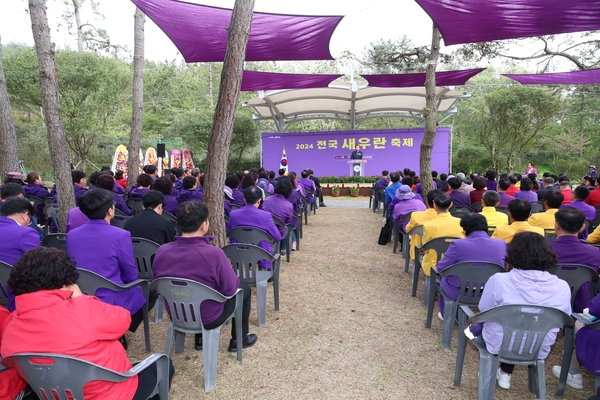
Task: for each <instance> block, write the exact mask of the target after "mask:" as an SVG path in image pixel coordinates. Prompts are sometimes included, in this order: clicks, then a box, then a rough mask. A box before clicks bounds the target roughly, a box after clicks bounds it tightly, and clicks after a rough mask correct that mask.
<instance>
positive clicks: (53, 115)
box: [29, 0, 75, 232]
mask: <svg viewBox="0 0 600 400" xmlns="http://www.w3.org/2000/svg"><path fill="white" fill-rule="evenodd" d="M29 15H30V16H31V30H32V31H33V39H34V41H35V50H36V52H37V57H38V64H39V69H40V86H41V88H42V104H43V108H44V115H45V117H46V128H47V130H48V148H49V149H50V158H51V159H52V168H53V169H54V181H55V183H56V192H57V194H58V201H59V209H60V227H59V232H64V227H65V226H66V220H67V212H68V211H69V210H70V209H72V208H75V193H74V192H73V184H72V180H71V169H70V164H69V153H68V149H69V147H68V145H67V138H66V136H65V126H64V124H63V120H62V111H61V106H60V98H59V95H58V77H57V75H56V59H55V56H54V47H53V44H52V41H51V39H50V28H49V27H48V16H47V15H46V0H29Z"/></svg>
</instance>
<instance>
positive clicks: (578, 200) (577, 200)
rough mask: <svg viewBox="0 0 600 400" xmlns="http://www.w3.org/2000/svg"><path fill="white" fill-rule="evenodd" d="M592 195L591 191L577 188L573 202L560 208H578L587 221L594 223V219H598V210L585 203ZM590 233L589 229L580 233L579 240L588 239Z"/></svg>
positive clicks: (583, 187)
mask: <svg viewBox="0 0 600 400" xmlns="http://www.w3.org/2000/svg"><path fill="white" fill-rule="evenodd" d="M589 195H590V190H589V189H588V188H587V187H585V186H583V185H581V186H577V187H576V188H575V190H573V197H572V199H573V201H572V202H571V203H567V204H563V205H561V206H560V208H564V207H573V208H576V209H578V210H580V211H581V212H583V214H584V215H585V219H587V220H588V221H591V222H593V221H594V219H596V209H595V208H594V207H592V206H590V205H589V204H586V203H585V199H587V198H588V196H589ZM589 233H590V232H589V231H588V229H587V228H585V229H584V230H582V231H581V233H579V239H584V240H585V239H587V237H588V235H589Z"/></svg>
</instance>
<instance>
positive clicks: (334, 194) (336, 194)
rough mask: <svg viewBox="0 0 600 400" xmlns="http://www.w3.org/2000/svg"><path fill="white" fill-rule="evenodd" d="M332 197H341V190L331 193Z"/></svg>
mask: <svg viewBox="0 0 600 400" xmlns="http://www.w3.org/2000/svg"><path fill="white" fill-rule="evenodd" d="M331 197H340V192H337V193H333V192H332V193H331Z"/></svg>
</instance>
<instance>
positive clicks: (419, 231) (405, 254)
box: [402, 225, 423, 272]
mask: <svg viewBox="0 0 600 400" xmlns="http://www.w3.org/2000/svg"><path fill="white" fill-rule="evenodd" d="M412 235H417V236H420V237H423V225H419V226H415V227H414V228H412V229H411V230H410V231H408V232H406V234H405V235H404V238H403V243H402V258H404V272H408V266H409V264H410V237H409V236H412ZM417 257H418V255H417ZM415 258H416V257H415ZM413 268H415V266H413Z"/></svg>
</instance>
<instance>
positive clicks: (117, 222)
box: [110, 215, 130, 229]
mask: <svg viewBox="0 0 600 400" xmlns="http://www.w3.org/2000/svg"><path fill="white" fill-rule="evenodd" d="M129 218H130V217H128V216H126V215H115V216H114V217H113V219H111V220H110V224H111V225H112V226H116V227H117V228H121V229H125V222H127V220H128V219H129Z"/></svg>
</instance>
